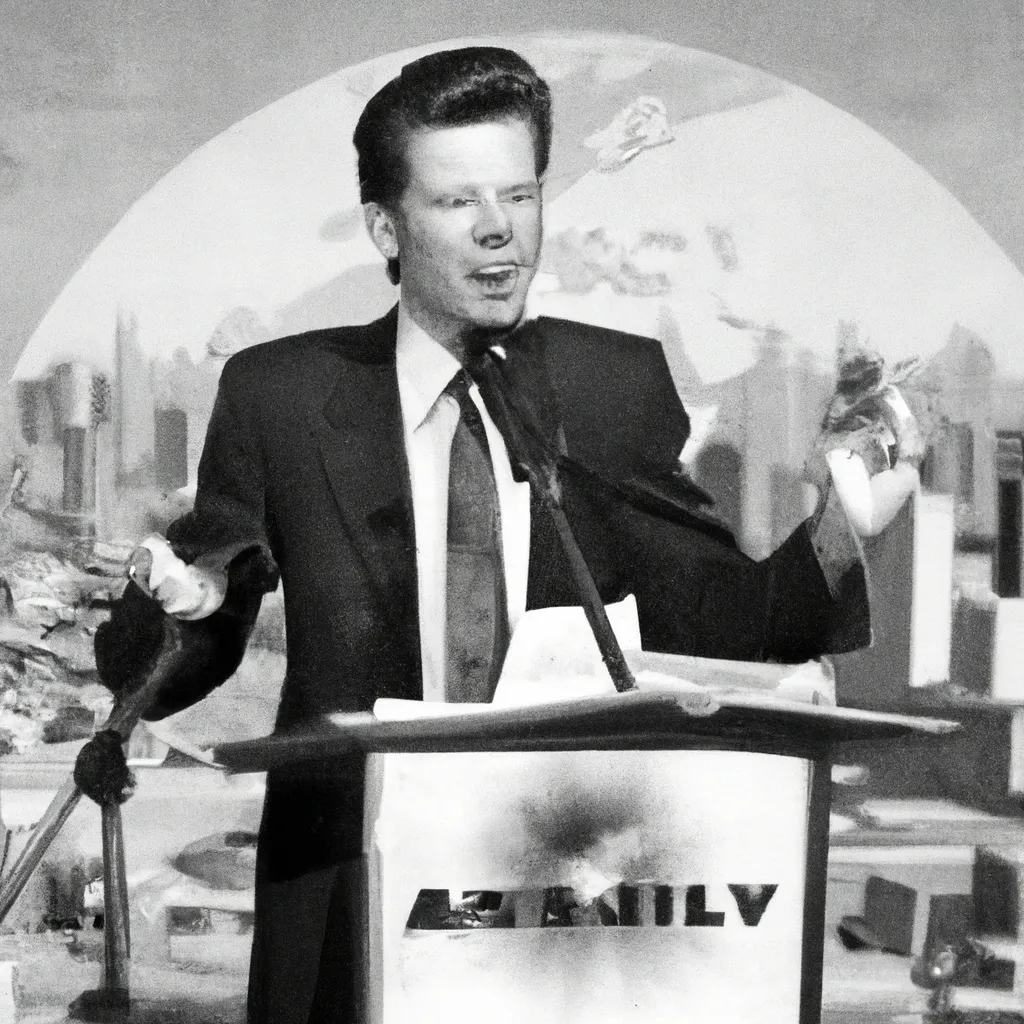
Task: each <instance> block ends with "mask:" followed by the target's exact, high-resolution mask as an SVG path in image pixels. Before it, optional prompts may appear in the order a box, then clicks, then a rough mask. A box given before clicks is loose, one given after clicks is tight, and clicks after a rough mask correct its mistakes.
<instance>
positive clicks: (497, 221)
mask: <svg viewBox="0 0 1024 1024" xmlns="http://www.w3.org/2000/svg"><path fill="white" fill-rule="evenodd" d="M478 210H479V213H478V216H477V219H476V223H474V225H473V239H474V241H475V242H476V243H477V245H482V246H484V247H485V248H487V249H498V248H500V247H501V246H503V245H508V243H509V242H510V241H512V221H511V220H510V219H509V216H508V214H507V213H506V212H505V210H504V208H503V207H502V205H501V203H497V202H495V203H481V204H480V206H479V207H478Z"/></svg>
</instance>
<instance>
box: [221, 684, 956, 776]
mask: <svg viewBox="0 0 1024 1024" xmlns="http://www.w3.org/2000/svg"><path fill="white" fill-rule="evenodd" d="M470 708H471V709H472V710H470ZM434 710H435V713H434V714H430V715H428V716H424V717H415V718H409V719H408V720H402V721H396V720H383V719H380V718H377V717H376V716H375V715H373V714H371V713H370V712H359V713H355V714H335V715H331V716H329V717H327V718H325V719H324V720H323V721H322V722H320V723H317V724H315V725H312V726H309V727H307V728H305V729H303V730H302V731H298V730H296V731H291V732H279V733H275V734H273V735H270V736H265V737H261V738H259V739H254V740H243V741H240V742H234V743H225V744H222V745H220V746H217V747H215V748H214V752H213V753H214V760H215V761H216V763H217V764H220V765H222V766H224V767H225V768H227V769H228V770H230V771H233V772H259V771H266V770H267V769H269V768H275V767H279V766H281V765H285V764H290V763H293V762H299V761H310V760H319V759H323V758H330V757H332V756H337V755H340V754H343V753H348V752H351V751H355V750H362V751H366V752H380V753H425V752H439V751H451V752H460V751H485V750H494V751H522V750H587V749H606V750H616V749H649V750H657V749H694V748H704V749H717V750H749V751H759V752H763V753H774V754H786V755H790V756H795V757H805V758H811V759H815V758H821V757H825V756H827V755H828V752H829V750H830V749H831V748H832V746H834V745H835V744H837V743H843V742H847V741H851V740H886V739H895V738H898V737H901V736H911V735H915V734H916V735H922V736H927V735H932V736H936V735H943V734H946V733H950V732H952V731H954V730H955V729H957V728H958V727H959V726H958V723H956V722H951V721H946V720H941V719H933V718H918V717H913V716H909V715H897V714H883V713H878V712H872V711H860V710H855V709H852V708H837V707H828V706H823V705H815V704H806V703H802V702H799V701H795V700H787V699H784V698H780V697H777V696H774V695H772V694H770V693H759V692H752V693H730V692H715V691H713V690H709V691H706V692H700V693H690V692H687V693H679V692H672V691H656V690H655V691H650V690H634V691H631V692H628V693H616V694H608V695H601V696H589V697H583V698H580V699H577V700H571V701H558V702H551V703H544V704H532V705H529V706H525V707H496V706H494V705H491V704H484V705H463V706H461V707H454V706H453V707H452V709H451V710H450V711H449V710H448V709H447V708H445V710H444V712H442V713H436V710H437V709H436V707H435V709H434Z"/></svg>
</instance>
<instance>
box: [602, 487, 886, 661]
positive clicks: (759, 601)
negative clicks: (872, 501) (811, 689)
mask: <svg viewBox="0 0 1024 1024" xmlns="http://www.w3.org/2000/svg"><path fill="white" fill-rule="evenodd" d="M618 534H619V543H618V544H617V550H618V552H619V554H620V558H621V562H620V571H621V573H622V575H623V576H625V577H626V578H627V579H628V583H627V588H628V589H629V590H631V591H632V592H633V594H634V595H635V596H636V600H637V607H638V611H639V616H640V629H641V634H642V636H643V641H644V646H645V647H647V648H648V649H650V650H659V651H665V652H668V653H673V654H689V655H695V656H699V657H707V658H726V659H735V660H741V661H778V662H791V663H792V662H801V661H806V660H808V659H809V658H814V657H818V656H819V655H822V654H839V653H842V652H845V651H850V650H856V649H857V648H860V647H865V646H867V645H868V644H870V642H871V629H870V611H869V603H868V592H867V580H866V576H865V571H864V568H863V566H862V564H861V563H860V562H859V561H857V562H854V563H853V564H851V565H850V566H849V567H848V568H847V569H846V570H845V572H844V573H843V574H842V576H841V577H840V578H839V579H838V580H836V581H832V582H831V585H830V581H829V580H827V579H826V577H825V574H824V573H823V571H822V567H821V563H820V560H819V555H818V552H817V550H816V547H815V543H814V537H813V535H812V530H811V526H810V524H809V523H803V524H801V525H800V526H799V527H798V528H797V530H795V531H794V533H793V534H792V535H791V536H790V537H789V538H788V539H787V540H786V541H785V543H784V544H783V545H782V546H781V547H779V548H778V549H777V550H776V551H775V552H773V553H772V554H771V555H770V556H769V557H768V558H766V559H763V560H761V561H756V560H754V559H751V558H749V557H748V556H747V555H745V554H744V553H743V552H742V551H740V550H739V549H738V548H737V547H736V546H735V543H734V542H732V541H731V539H729V538H728V537H727V536H723V534H722V532H721V531H720V530H713V531H711V530H708V529H707V528H706V527H705V526H704V525H703V524H702V523H700V522H699V521H694V522H693V523H687V522H685V521H684V520H682V519H681V518H680V517H676V518H674V519H673V518H669V517H667V516H664V515H655V514H652V513H650V512H648V511H646V510H644V509H640V508H637V507H636V505H635V504H634V503H631V502H629V503H624V504H623V506H622V507H621V510H620V514H619V523H618Z"/></svg>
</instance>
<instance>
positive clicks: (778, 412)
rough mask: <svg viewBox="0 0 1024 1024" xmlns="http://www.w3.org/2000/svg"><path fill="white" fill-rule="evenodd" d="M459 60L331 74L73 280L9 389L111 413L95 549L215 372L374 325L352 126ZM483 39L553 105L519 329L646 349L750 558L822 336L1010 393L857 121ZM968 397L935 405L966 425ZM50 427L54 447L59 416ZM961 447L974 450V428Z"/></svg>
mask: <svg viewBox="0 0 1024 1024" xmlns="http://www.w3.org/2000/svg"><path fill="white" fill-rule="evenodd" d="M469 41H471V40H454V41H451V42H449V43H445V44H433V45H431V46H430V47H421V48H416V49H412V50H404V51H401V52H399V53H393V54H388V55H386V56H382V57H379V58H376V59H374V60H371V61H367V62H365V63H362V64H358V65H356V66H353V67H350V68H345V69H342V70H340V71H338V72H336V73H335V74H332V75H329V76H327V77H326V78H323V79H321V80H319V81H317V82H314V83H313V84H311V85H308V86H306V87H304V88H302V89H299V90H298V91H296V92H294V93H292V94H290V95H288V96H286V97H284V98H283V99H280V100H278V101H276V102H274V103H271V104H270V105H269V106H267V107H265V108H264V109H262V110H260V111H258V112H256V113H254V114H252V115H251V116H249V117H247V118H245V119H244V120H242V121H240V122H239V123H237V124H236V125H234V126H233V127H232V128H230V129H229V130H227V131H225V132H223V133H222V134H221V135H219V136H217V137H216V138H214V139H213V140H211V141H210V142H208V143H207V144H205V145H204V146H202V147H201V148H200V149H198V150H197V151H196V152H195V153H193V154H192V155H191V156H190V157H189V158H187V159H186V160H185V161H183V162H182V163H181V164H180V165H179V166H178V167H177V168H175V169H174V170H173V171H172V172H171V173H169V174H168V175H166V176H165V177H164V178H163V179H162V180H161V181H160V182H159V183H158V184H157V185H156V186H155V187H154V188H153V189H152V190H151V191H150V192H149V193H147V194H146V195H145V196H143V197H142V198H141V199H140V200H139V201H138V202H136V203H135V205H134V206H133V207H132V208H131V209H130V210H129V211H128V212H127V213H126V214H125V216H124V217H123V218H122V219H121V221H120V222H119V223H118V224H117V226H116V227H115V228H114V229H113V230H112V231H111V232H110V234H109V235H108V236H107V237H106V238H105V239H104V240H103V242H102V243H101V244H100V245H99V246H98V247H97V248H96V250H95V251H94V252H93V253H92V255H91V256H90V257H89V259H88V260H86V262H85V264H84V265H83V266H82V268H81V269H80V270H79V271H78V272H77V273H76V274H75V275H74V277H73V278H72V279H71V280H70V281H69V282H68V284H67V285H66V287H65V288H64V289H63V291H62V292H61V294H60V295H59V297H58V299H57V300H56V302H55V303H54V304H53V306H52V307H51V308H50V310H49V311H48V313H47V314H46V316H45V317H44V318H43V320H42V322H41V323H40V325H39V327H38V329H37V330H36V331H35V333H34V334H33V336H32V337H31V339H30V341H29V343H28V345H27V346H26V348H25V349H24V351H23V353H22V355H21V358H20V359H19V361H18V363H17V366H16V368H15V372H14V379H15V381H18V382H22V385H23V389H22V390H23V395H34V394H36V393H37V392H38V390H39V387H38V382H39V381H43V380H48V379H50V378H51V376H52V375H53V373H54V371H55V368H56V367H58V366H60V365H61V364H67V363H72V364H75V366H76V367H78V371H77V372H78V377H77V379H79V380H83V379H84V378H85V377H86V376H88V375H90V374H92V375H98V376H99V378H100V379H101V381H104V382H105V385H104V386H107V385H109V387H110V389H111V401H110V402H109V403H108V407H107V408H105V409H104V410H103V411H102V413H101V414H100V415H97V414H96V412H95V409H94V412H93V419H94V420H98V421H99V424H100V425H99V427H98V430H99V442H100V444H99V451H98V454H97V458H98V464H99V467H100V473H99V481H100V482H99V485H98V490H99V491H100V492H101V498H100V502H99V504H100V506H101V512H102V510H103V507H104V505H105V506H106V510H107V513H108V514H107V517H106V518H107V528H108V532H109V531H113V532H125V531H127V532H129V533H130V532H131V531H132V529H134V528H136V522H135V521H133V520H131V519H130V517H129V518H128V519H126V518H124V517H123V516H118V515H117V514H116V509H117V508H118V507H119V506H118V504H117V502H115V501H112V500H110V499H109V498H108V499H107V500H106V501H104V499H103V497H102V493H103V492H104V491H105V490H109V489H110V488H111V487H115V486H122V487H123V486H124V485H126V484H127V485H129V486H136V487H145V486H150V485H156V486H157V487H158V488H159V487H162V488H163V489H164V490H168V489H172V488H173V487H174V486H176V485H178V484H183V483H186V482H187V479H188V478H189V477H190V476H191V475H193V474H194V470H195V464H196V461H197V459H198V453H199V448H200V444H201V438H202V433H203V428H204V425H205V416H206V415H208V411H209V406H210V404H211V402H212V396H213V392H214V390H215V384H216V378H217V374H218V372H219V367H220V366H221V365H222V362H223V358H224V357H225V356H226V355H227V354H229V353H230V352H231V351H233V350H235V349H237V348H238V347H241V346H244V345H248V344H252V343H255V342H258V341H261V340H265V339H267V338H270V337H272V336H276V335H281V334H286V333H291V332H294V331H299V330H304V329H308V328H312V327H319V326H328V325H330V324H337V323H346V322H356V321H360V320H365V319H368V318H370V317H373V316H375V315H377V314H379V313H381V312H383V311H384V310H385V309H387V307H388V306H389V305H390V304H391V303H392V302H393V301H394V293H393V290H392V289H391V287H390V286H389V285H388V284H387V282H386V280H385V278H384V274H383V270H382V265H381V261H380V259H379V257H378V255H377V253H376V252H375V250H373V248H372V246H371V244H370V242H369V240H368V239H367V238H366V236H365V233H364V232H363V230H362V225H361V217H360V211H359V206H358V195H357V188H356V181H355V170H354V156H353V153H352V150H351V145H350V141H349V140H350V137H351V132H352V128H353V126H354V123H355V120H356V117H357V116H358V113H359V110H360V109H361V107H362V105H363V103H364V102H365V100H366V99H367V98H368V97H369V95H371V94H372V92H373V91H375V90H376V89H377V88H378V87H379V86H380V85H381V84H383V82H384V81H386V80H387V79H388V78H389V77H391V76H392V75H393V74H394V73H396V72H397V70H398V69H399V68H400V66H401V65H402V64H403V63H405V62H406V61H407V60H409V59H411V58H413V57H415V56H417V55H418V54H420V53H423V52H426V51H427V50H428V49H435V48H438V47H439V46H441V45H458V44H460V43H465V42H469ZM487 41H489V42H496V43H500V44H504V45H510V46H513V47H515V48H517V49H519V50H521V51H522V52H523V53H524V54H526V55H527V56H528V57H529V58H530V59H531V60H532V61H533V62H534V63H535V64H536V65H537V67H538V69H539V70H540V71H541V73H542V74H543V75H545V77H547V78H548V80H549V81H550V82H551V84H552V87H553V91H554V96H555V117H556V137H555V143H554V150H553V157H552V166H551V170H550V172H549V177H548V181H547V183H546V199H547V206H546V243H545V251H544V257H543V263H542V270H541V273H540V274H539V275H538V278H537V282H536V284H535V287H534V293H533V302H534V305H535V308H537V309H538V310H539V311H541V312H548V313H552V314H554V315H562V316H566V317H569V318H575V319H582V320H589V321H593V322H597V323H602V324H607V325H614V326H617V327H620V328H624V329H628V330H632V331H635V332H637V333H641V334H647V335H651V336H655V337H658V338H660V339H661V340H662V341H663V343H664V344H665V347H666V352H667V354H668V357H669V362H670V365H671V366H672V369H673V372H674V374H675V376H676V380H677V384H678V385H679V387H680V390H681V392H682V393H683V395H684V398H685V399H686V400H687V401H688V403H689V404H690V405H691V406H693V407H694V408H695V409H696V411H697V415H696V416H695V420H696V421H697V422H698V423H704V424H705V425H706V427H707V429H706V430H704V431H698V432H697V433H698V434H700V433H703V435H704V437H705V438H707V437H711V436H714V437H716V438H717V439H718V440H720V441H721V442H723V443H730V444H733V445H734V446H736V447H737V448H738V449H739V450H740V451H741V452H742V453H743V455H744V463H745V465H747V466H760V467H763V468H764V473H765V474H767V475H764V476H763V478H762V477H761V476H758V477H756V478H753V477H752V476H751V474H750V473H749V472H748V474H747V477H746V479H745V484H744V495H743V498H742V509H743V522H744V538H743V539H744V542H745V543H746V545H747V546H748V547H749V548H750V549H751V550H755V551H762V550H764V549H766V548H767V547H768V546H769V545H770V543H771V537H772V536H773V534H777V533H778V530H779V528H780V524H779V523H778V522H775V523H774V525H773V518H774V519H776V520H777V519H778V518H779V516H782V517H783V518H787V517H789V518H792V516H793V515H796V514H798V507H797V503H793V502H791V501H787V500H782V501H781V503H780V501H779V500H776V499H775V498H773V494H777V492H778V490H779V489H778V486H777V480H776V484H775V485H772V484H771V480H770V476H771V471H772V469H773V467H774V468H776V469H778V468H779V467H782V468H785V469H788V471H789V472H790V473H791V475H793V476H794V478H795V477H796V476H798V473H799V466H800V463H801V461H802V458H803V455H804V452H805V450H806V447H807V443H808V441H809V438H810V436H811V435H812V434H813V430H814V424H815V421H816V420H817V418H818V416H819V414H820V408H821V404H822V403H823V401H824V398H825V396H826V395H827V392H828V389H829V387H830V385H831V364H832V360H833V356H834V352H835V347H836V343H837V338H838V337H839V335H840V334H844V333H845V334H847V335H849V334H851V333H857V334H859V335H861V336H862V337H864V336H866V337H869V338H870V339H871V341H872V342H873V343H874V344H875V345H876V346H877V347H879V348H880V349H881V350H882V351H883V352H884V353H885V355H886V356H887V357H889V358H893V359H895V358H900V357H903V356H907V355H911V354H923V355H931V354H933V353H936V352H939V351H940V350H944V352H945V354H944V357H943V358H944V360H945V364H946V371H945V373H944V377H943V380H944V381H946V382H948V381H949V380H952V379H955V378H959V379H960V382H961V385H962V383H963V380H964V374H963V373H962V372H961V371H962V369H963V366H964V365H966V363H965V361H966V362H967V363H970V365H971V366H975V365H980V366H981V370H980V371H979V373H980V376H979V373H975V374H974V376H971V377H970V380H971V381H974V379H975V377H978V378H979V379H982V378H983V379H982V384H981V385H979V386H982V387H986V388H988V389H989V391H991V390H992V388H993V387H996V386H997V383H998V378H999V376H1000V375H1003V376H1006V375H1009V376H1012V377H1016V376H1019V375H1024V301H1022V300H1024V277H1022V275H1021V274H1020V273H1019V272H1018V271H1017V270H1016V268H1015V267H1014V266H1013V265H1012V263H1011V262H1010V261H1009V260H1008V259H1007V257H1006V256H1005V255H1004V254H1003V253H1002V252H1001V251H1000V249H999V248H998V247H997V246H996V245H995V243H994V242H992V240H991V239H990V238H989V237H988V235H987V234H986V233H985V232H984V231H983V230H982V229H981V228H980V227H979V226H978V225H977V223H976V222H975V221H974V220H973V219H972V218H971V217H970V216H969V215H968V214H967V213H966V211H965V210H964V209H963V208H962V207H961V206H960V204H959V203H958V202H957V201H956V200H955V199H954V198H953V197H952V196H951V195H950V194H949V193H948V192H947V191H946V190H945V189H944V188H942V187H941V186H940V185H939V184H938V183H937V182H935V181H934V179H932V178H931V177H930V176H929V175H928V174H927V173H926V172H924V171H923V170H922V169H921V168H920V167H918V166H917V165H916V164H915V163H914V162H913V161H911V160H910V159H909V158H907V157H906V156H904V155H903V154H901V153H900V152H899V151H898V150H897V149H896V148H895V147H893V146H892V145H891V144H889V143H888V142H886V141H885V140H884V139H883V138H882V137H881V136H879V135H878V134H877V133H875V132H873V131H872V130H870V129H869V128H867V127H866V126H865V125H863V124H862V123H860V122H859V121H857V120H856V119H855V118H853V117H851V116H849V115H847V114H845V113H843V112H842V111H840V110H837V109H836V108H835V107H832V106H830V105H829V104H827V103H825V102H824V101H822V100H820V99H818V98H816V97H814V96H812V95H811V94H809V93H807V92H806V91H804V90H802V89H799V88H797V87H794V86H792V85H789V84H787V83H786V82H783V81H781V80H779V79H778V78H775V77H773V76H771V75H768V74H765V73H763V72H761V71H758V70H755V69H753V68H750V67H747V66H744V65H741V64H738V63H736V62H733V61H730V60H727V59H725V58H722V57H718V56H714V55H711V54H708V53H704V52H701V51H696V50H692V49H687V48H684V47H680V46H676V45H673V44H669V43H664V42H658V41H654V40H650V39H645V38H641V37H636V36H626V35H618V34H610V33H562V34H536V35H529V36H522V37H502V38H496V39H489V40H487ZM755 368H756V369H755ZM64 378H65V379H66V380H71V379H76V378H75V374H74V373H64ZM993 381H996V383H995V384H994V383H993ZM32 382H37V383H36V384H33V383H32ZM62 386H63V387H64V390H65V391H66V390H67V386H65V385H62ZM57 390H60V388H58V389H57ZM72 390H73V387H72ZM960 390H961V391H962V390H963V387H962V386H961V387H960ZM53 391H54V388H52V387H50V388H49V392H50V393H52V392H53ZM94 391H95V388H94ZM95 397H96V396H95V394H93V398H94V399H95ZM989 397H991V395H990V396H989ZM967 398H971V399H976V398H977V395H973V394H972V395H970V396H967ZM967 398H965V397H964V396H963V395H961V394H960V393H959V392H957V395H956V396H953V398H952V399H951V400H950V401H951V404H952V405H958V404H959V405H962V406H971V407H973V408H974V409H977V410H984V409H985V407H984V406H983V405H982V404H980V403H978V402H977V401H968V400H967ZM961 399H963V400H962V401H961ZM62 401H63V406H62V404H61V402H62ZM40 404H41V403H39V402H36V403H35V406H36V407H38V406H40ZM42 404H45V403H42ZM50 404H51V405H52V406H53V409H52V410H50V411H49V412H46V410H44V412H46V414H47V415H50V417H51V419H52V421H53V422H52V423H51V424H50V426H51V427H52V426H56V427H59V426H60V422H61V421H62V417H64V422H66V416H67V411H66V409H64V407H65V406H69V405H71V406H73V405H74V404H75V403H74V401H73V399H72V398H70V397H68V395H67V394H65V395H64V397H63V399H62V400H61V401H57V402H56V403H55V404H54V403H50ZM79 404H81V403H79ZM94 404H95V402H94ZM99 404H100V405H103V401H102V400H101V401H100V402H99ZM989 404H990V405H991V403H989ZM62 409H64V411H62ZM167 409H178V410H180V411H181V412H184V413H185V420H184V423H185V428H184V429H182V427H181V422H182V420H181V418H180V417H167V416H163V417H162V418H161V417H159V416H154V411H161V410H167ZM702 409H704V410H707V413H706V415H704V416H702V415H701V412H700V410H702ZM711 410H715V411H714V412H712V411H711ZM1012 412H1013V414H1014V415H1016V413H1015V411H1012ZM38 415H39V409H38V408H33V409H32V410H30V411H29V412H28V413H27V414H26V416H27V419H28V420H32V419H33V417H38ZM108 415H109V418H110V420H111V421H112V422H111V423H110V425H109V426H108V425H106V424H104V423H103V422H102V421H103V420H105V419H106V418H107V417H108ZM957 415H958V414H957V413H956V412H955V411H954V414H953V415H952V417H951V418H953V419H956V418H957ZM977 415H979V416H982V417H984V416H986V415H988V412H987V411H980V412H979V413H978V414H977ZM44 418H45V416H44ZM972 422H974V420H973V419H972ZM161 423H163V424H164V427H161ZM167 424H178V426H174V427H170V428H169V427H167ZM755 424H756V429H755V427H754V425H755ZM975 425H976V426H980V427H981V431H980V436H982V438H984V437H985V436H987V435H986V431H987V434H988V435H991V434H992V424H991V422H989V421H988V420H986V421H985V422H981V423H977V424H975ZM30 427H31V429H32V430H35V431H36V432H37V433H38V432H39V430H40V429H41V428H40V427H39V425H38V423H30ZM42 429H43V433H44V434H45V426H44V427H43V428H42ZM168 429H170V431H171V435H173V436H163V435H166V433H167V430H168ZM104 431H105V432H106V434H107V435H108V441H109V443H108V444H107V445H106V446H105V447H104V445H103V444H102V441H103V433H104ZM54 437H56V435H54ZM993 444H994V441H993ZM691 454H692V453H691ZM55 458H56V457H55ZM55 458H54V460H51V461H52V462H53V467H54V472H53V473H51V476H54V475H56V461H55ZM42 461H45V460H42ZM976 461H978V460H976ZM992 461H993V460H992V459H988V460H987V462H986V459H984V458H983V459H981V460H980V464H982V465H987V464H988V463H991V462H992ZM45 475H46V474H45V473H37V479H40V480H41V479H45ZM777 476H778V474H777V473H776V478H777ZM104 481H107V486H106V487H105V484H104ZM773 487H774V490H773ZM773 501H774V503H775V506H776V507H775V508H774V510H773V509H771V508H769V506H771V505H772V503H773ZM975 512H976V513H977V516H976V517H975V518H977V520H978V521H977V522H974V520H973V519H971V520H970V522H968V523H967V526H968V527H969V528H974V529H981V530H982V531H984V529H986V528H988V525H989V524H990V522H991V520H992V518H993V514H994V513H993V510H992V509H991V508H989V507H984V508H981V507H979V508H977V509H971V510H968V511H967V512H965V513H964V514H965V515H966V516H967V517H968V519H970V516H972V515H974V514H975ZM101 518H102V516H101Z"/></svg>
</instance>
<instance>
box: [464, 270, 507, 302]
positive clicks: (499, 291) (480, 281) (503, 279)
mask: <svg viewBox="0 0 1024 1024" xmlns="http://www.w3.org/2000/svg"><path fill="white" fill-rule="evenodd" d="M519 269H520V268H519V267H518V266H516V265H515V264H511V263H502V264H496V265H495V266H491V267H481V268H480V269H479V270H475V271H473V273H472V274H470V275H469V276H470V278H471V279H472V280H473V281H474V282H475V283H476V284H477V285H478V286H480V287H481V288H482V289H483V290H484V292H485V293H486V294H487V295H490V296H493V297H495V298H504V297H506V296H508V295H510V294H511V293H512V292H513V291H514V290H515V287H516V284H518V282H519Z"/></svg>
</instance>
